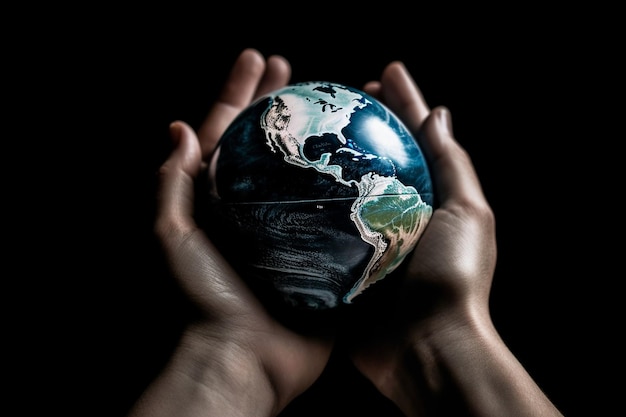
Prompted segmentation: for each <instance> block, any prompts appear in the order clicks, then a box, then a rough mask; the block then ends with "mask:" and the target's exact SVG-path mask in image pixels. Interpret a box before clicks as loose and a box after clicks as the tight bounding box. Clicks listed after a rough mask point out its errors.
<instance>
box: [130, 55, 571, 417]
mask: <svg viewBox="0 0 626 417" xmlns="http://www.w3.org/2000/svg"><path fill="white" fill-rule="evenodd" d="M290 76H291V68H290V65H289V63H288V61H286V60H285V59H284V58H282V57H279V56H271V57H269V58H268V59H267V60H265V59H264V58H263V56H262V55H261V54H260V53H259V52H258V51H256V50H254V49H247V50H244V51H243V52H242V53H241V54H240V56H239V58H238V59H237V61H236V62H235V64H234V66H233V68H232V70H231V73H230V75H229V77H228V79H227V80H226V84H225V85H224V87H223V89H222V93H221V95H220V97H219V99H218V100H217V102H216V103H215V104H214V105H213V107H212V108H211V110H210V112H209V114H208V116H207V118H206V120H205V121H204V123H203V124H202V126H201V127H200V128H199V129H198V132H197V133H196V132H194V131H193V129H192V128H191V127H190V126H188V125H187V124H185V123H184V122H181V121H178V122H174V123H172V125H171V134H172V138H173V141H174V145H175V146H174V150H173V152H172V153H171V155H170V157H169V158H168V159H167V161H165V163H164V164H163V165H162V167H161V169H160V170H159V189H158V202H157V209H158V210H157V216H156V222H155V232H156V234H157V236H158V238H159V240H160V242H161V244H162V247H163V251H164V254H165V256H166V258H167V261H168V264H169V266H170V267H171V272H172V275H173V277H174V278H175V279H176V280H177V281H178V283H179V284H180V285H181V287H182V288H183V290H184V291H185V292H186V294H187V295H188V296H189V298H190V300H191V301H192V302H193V303H194V304H195V305H196V306H197V307H198V311H199V313H200V314H199V317H198V318H197V319H196V320H195V321H194V322H193V323H190V324H189V326H188V327H187V328H186V329H185V331H184V334H183V335H182V337H181V340H180V343H179V344H178V346H177V348H176V350H175V352H174V354H173V356H172V358H171V360H170V361H169V363H168V364H167V365H166V368H165V369H164V370H163V372H161V374H160V375H158V377H157V378H156V379H155V381H154V382H153V383H152V384H151V385H150V386H149V387H148V388H147V389H146V391H145V392H144V394H143V395H142V396H141V398H140V399H139V400H138V401H137V403H136V405H135V407H134V408H133V409H132V410H131V413H130V415H131V416H133V417H138V416H151V417H155V416H156V417H158V416H173V415H177V416H180V415H185V416H196V415H197V416H200V415H240V416H276V415H279V414H280V413H281V411H282V410H284V409H285V407H287V405H288V404H289V403H290V402H291V401H292V400H293V399H294V398H295V397H297V396H299V395H300V394H302V393H303V392H304V391H306V390H307V389H308V388H309V387H310V386H311V385H312V384H313V383H314V382H315V381H316V380H317V378H318V377H319V376H320V374H321V373H322V371H323V370H324V368H325V366H326V364H327V361H328V359H329V357H330V353H331V350H332V349H333V348H336V349H340V350H341V351H343V352H344V353H346V354H347V355H349V356H350V358H352V361H353V363H354V365H355V366H356V368H357V369H358V370H359V371H360V372H361V373H362V374H363V375H364V376H365V377H367V378H368V379H369V380H370V381H371V382H372V384H373V385H374V386H375V387H376V388H378V390H379V391H380V392H381V394H382V395H384V396H386V397H387V398H389V399H391V401H393V402H394V403H395V404H396V405H397V406H398V408H399V410H401V411H402V412H403V413H404V414H405V415H407V416H426V415H447V414H445V411H446V408H453V409H456V408H458V410H462V412H463V413H465V414H467V415H477V416H478V415H481V416H502V415H507V416H517V415H542V416H560V415H561V414H560V413H559V412H558V410H556V408H555V407H554V406H553V405H552V403H551V402H550V401H549V400H548V399H547V398H546V397H545V395H544V394H543V393H542V392H541V390H540V389H539V388H538V387H537V385H536V384H535V383H534V381H533V380H532V378H531V377H530V376H529V375H528V373H527V372H526V371H525V370H524V368H523V367H522V365H521V364H520V363H519V362H518V361H517V360H516V359H515V357H514V356H513V355H512V354H511V352H510V351H509V350H508V349H507V348H506V346H505V345H504V343H503V342H502V340H501V339H500V337H499V335H498V333H497V332H496V330H495V328H494V326H493V324H492V322H491V318H490V316H489V307H488V298H489V291H490V286H491V280H492V275H493V272H494V268H495V261H496V243H495V230H494V229H495V221H494V218H493V213H492V211H491V209H490V207H489V205H488V203H487V202H486V200H485V197H484V196H483V193H482V191H481V187H480V183H479V181H478V179H477V177H476V173H475V171H474V168H473V165H472V163H471V160H470V158H469V156H468V155H467V153H466V152H465V151H464V149H463V148H461V147H460V146H459V144H458V143H457V142H456V141H455V140H454V138H453V136H452V132H451V123H450V117H449V113H448V111H447V110H446V109H445V108H436V109H433V110H431V109H429V107H428V105H427V104H426V102H425V101H424V99H423V97H422V96H421V93H420V91H419V90H418V88H417V86H416V85H415V83H414V81H413V79H412V78H411V77H410V75H409V74H408V72H407V70H406V68H405V67H404V66H403V65H402V63H400V62H392V63H390V64H389V65H388V66H387V67H386V68H385V70H384V71H383V74H382V75H381V79H380V81H373V82H370V83H368V84H367V85H365V86H364V87H363V91H364V92H366V93H367V94H369V95H370V96H371V97H375V98H377V99H379V100H380V101H381V102H383V103H385V105H387V106H388V107H389V109H391V110H392V111H393V112H394V113H395V114H397V115H398V116H399V118H400V119H401V120H402V121H403V123H404V124H405V125H406V127H407V128H408V130H409V131H410V132H412V134H413V135H415V136H416V137H417V138H418V140H419V144H420V146H421V148H422V149H423V151H424V154H425V156H426V160H427V161H428V163H429V165H430V168H431V172H432V177H433V183H434V192H435V195H436V196H437V202H436V203H435V206H434V210H433V212H432V217H431V218H430V220H429V222H428V224H427V226H426V227H425V229H424V231H423V233H422V234H421V237H420V238H419V240H418V242H417V244H416V246H415V248H414V250H413V251H412V252H410V253H409V254H408V255H407V256H406V259H405V261H404V262H403V263H402V265H400V266H399V267H398V268H397V269H396V270H395V271H394V272H393V273H392V274H393V276H390V277H389V278H386V279H385V280H383V281H382V282H381V283H377V284H376V285H375V286H373V287H372V289H374V288H376V287H377V286H378V285H383V284H384V285H385V287H384V288H385V291H380V293H379V292H378V291H374V290H372V291H370V290H367V291H365V292H364V294H363V297H367V298H366V299H365V302H363V303H359V304H358V305H356V304H355V305H354V306H353V307H355V308H354V309H348V310H347V314H346V315H345V317H342V319H341V320H337V321H336V322H334V323H333V325H332V326H328V327H319V326H312V327H311V328H299V329H297V330H295V329H293V328H291V327H288V326H286V325H284V323H283V322H282V321H280V320H277V318H276V317H274V316H273V315H272V314H271V313H270V312H269V311H268V309H267V308H266V306H265V305H264V303H263V302H262V301H260V300H259V298H258V297H257V295H256V294H255V293H254V292H253V291H252V290H251V287H250V286H249V285H248V284H247V283H246V281H245V280H244V279H242V277H241V276H240V275H239V274H238V273H237V272H236V269H235V268H233V267H232V266H231V265H230V264H229V263H228V262H227V261H226V259H225V258H224V257H223V256H222V254H221V253H220V252H219V251H218V249H217V244H218V243H219V242H217V240H218V239H229V238H230V236H227V235H224V236H212V240H213V241H212V240H209V239H208V237H207V234H206V233H205V231H204V230H203V228H202V227H200V226H199V225H198V224H197V223H196V220H195V218H194V209H195V200H196V197H197V195H196V194H195V191H196V183H197V180H198V177H199V175H200V173H201V172H202V171H203V165H204V164H207V163H208V162H209V158H210V157H211V155H212V154H213V151H214V149H215V148H216V145H217V143H218V140H219V139H220V138H221V137H222V135H223V134H224V132H225V131H226V129H227V127H228V126H229V125H230V124H231V123H232V122H233V120H235V118H236V117H237V116H238V115H239V114H240V113H241V112H242V111H243V110H244V109H246V108H247V107H248V106H249V105H250V104H251V103H252V102H254V101H255V100H256V99H257V98H259V97H261V96H263V95H265V94H267V93H269V92H272V91H274V90H278V89H280V88H283V87H285V86H287V85H288V82H289V79H290ZM486 117H487V118H488V114H487V115H486ZM207 227H210V224H207ZM322 400H323V399H322ZM350 400H351V401H362V400H364V399H361V398H353V399H350ZM450 404H454V405H452V406H451V405H450ZM465 414H464V415H465Z"/></svg>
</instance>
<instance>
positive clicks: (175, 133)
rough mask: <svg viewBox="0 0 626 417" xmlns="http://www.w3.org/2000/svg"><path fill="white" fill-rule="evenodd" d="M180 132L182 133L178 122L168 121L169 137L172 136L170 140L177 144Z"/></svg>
mask: <svg viewBox="0 0 626 417" xmlns="http://www.w3.org/2000/svg"><path fill="white" fill-rule="evenodd" d="M181 133H182V128H181V126H180V124H178V123H176V122H172V123H170V137H171V138H172V141H173V142H174V143H175V144H178V142H180V135H181Z"/></svg>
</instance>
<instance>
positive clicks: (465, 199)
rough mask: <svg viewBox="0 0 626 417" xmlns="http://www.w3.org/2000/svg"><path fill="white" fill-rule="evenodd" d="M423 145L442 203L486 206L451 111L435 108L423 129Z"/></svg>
mask: <svg viewBox="0 0 626 417" xmlns="http://www.w3.org/2000/svg"><path fill="white" fill-rule="evenodd" d="M420 144H421V146H422V148H423V150H424V154H425V155H426V158H427V160H428V162H429V165H430V168H431V171H432V174H433V178H434V180H435V189H436V192H437V196H438V199H439V202H440V203H441V204H445V203H446V202H451V201H455V202H461V203H470V202H471V203H472V204H473V205H476V204H480V205H482V204H485V203H486V200H485V196H484V194H483V191H482V187H481V185H480V181H479V179H478V175H477V174H476V170H475V168H474V165H473V163H472V161H471V159H470V156H469V154H468V153H467V152H466V151H465V149H464V148H463V147H461V145H460V144H459V143H458V142H457V141H456V140H455V138H454V134H453V131H452V118H451V115H450V111H449V110H448V109H447V108H445V107H443V106H440V107H437V108H435V109H434V110H433V111H432V112H431V113H430V115H429V116H428V118H427V119H426V120H425V121H424V123H423V126H422V133H421V135H420Z"/></svg>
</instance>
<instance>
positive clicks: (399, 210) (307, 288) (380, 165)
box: [203, 81, 433, 310]
mask: <svg viewBox="0 0 626 417" xmlns="http://www.w3.org/2000/svg"><path fill="white" fill-rule="evenodd" d="M205 180H206V182H205V184H206V189H205V190H204V191H203V192H205V193H208V195H209V196H208V201H209V204H208V205H207V208H206V210H208V211H209V212H210V213H207V217H208V218H210V224H211V227H210V229H211V230H210V231H209V234H210V235H211V233H213V235H214V236H216V238H215V239H213V241H214V243H215V244H216V245H217V246H218V248H219V249H220V250H221V251H222V253H223V254H224V255H225V257H226V259H227V260H229V261H230V262H231V264H232V265H233V266H234V267H235V268H236V269H237V270H238V272H240V273H241V275H242V276H243V277H244V278H245V279H246V280H249V282H252V283H254V284H255V285H265V286H268V287H271V288H272V291H275V292H276V293H277V294H279V295H280V298H281V300H282V301H284V302H285V303H286V304H287V305H289V306H293V307H297V308H303V309H313V310H327V309H333V308H336V307H338V306H342V305H346V304H351V303H353V301H354V299H355V297H357V296H358V295H359V294H361V293H362V292H363V291H364V290H366V289H367V288H368V287H370V286H371V285H372V284H373V283H375V282H376V281H379V280H381V279H383V278H384V277H385V276H387V275H388V274H389V273H391V272H392V271H394V270H395V269H396V268H397V267H398V266H399V265H400V264H401V263H402V262H403V261H404V259H405V258H406V256H407V255H408V254H409V253H410V252H411V251H412V250H413V249H414V248H415V246H416V244H417V242H418V240H419V238H420V236H421V235H422V233H423V231H424V229H425V227H426V225H427V224H428V221H429V220H430V218H431V215H432V212H433V187H432V182H431V177H430V173H429V170H428V166H427V163H426V160H425V158H424V155H423V154H422V151H421V149H420V147H419V145H418V143H417V142H416V140H415V138H414V137H413V136H412V135H411V133H410V132H409V130H408V129H407V128H406V127H405V125H404V124H403V123H402V122H401V121H400V119H399V118H398V117H397V116H396V115H394V114H393V113H392V112H391V111H390V110H389V109H388V108H387V107H386V106H385V105H384V104H383V103H381V102H379V101H378V100H376V99H375V98H374V97H371V96H369V95H368V94H366V93H365V92H362V91H360V90H358V89H355V88H352V87H349V86H345V85H341V84H338V83H332V82H321V81H320V82H303V83H296V84H291V85H288V86H285V87H283V88H281V89H278V90H276V91H273V92H271V93H269V94H266V95H265V96H263V97H261V98H259V99H258V100H256V101H255V102H254V103H252V104H251V105H250V106H249V107H248V108H246V109H245V110H244V111H242V112H241V113H240V114H239V116H238V117H237V118H236V119H235V120H234V121H233V122H232V124H231V125H230V126H229V127H228V128H227V130H226V131H225V132H224V134H223V136H222V137H221V139H220V141H219V143H218V145H217V148H216V150H215V152H214V154H213V155H212V157H211V160H210V161H209V167H208V170H207V178H206V179H205ZM372 288H375V286H374V287H372Z"/></svg>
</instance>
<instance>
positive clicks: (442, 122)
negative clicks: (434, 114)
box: [437, 107, 452, 136]
mask: <svg viewBox="0 0 626 417" xmlns="http://www.w3.org/2000/svg"><path fill="white" fill-rule="evenodd" d="M437 122H438V123H437V124H438V127H439V128H440V129H442V130H443V131H444V132H445V133H447V134H448V135H450V136H452V116H451V115H450V110H448V109H447V108H445V107H442V108H441V111H440V112H439V117H438V118H437Z"/></svg>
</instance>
